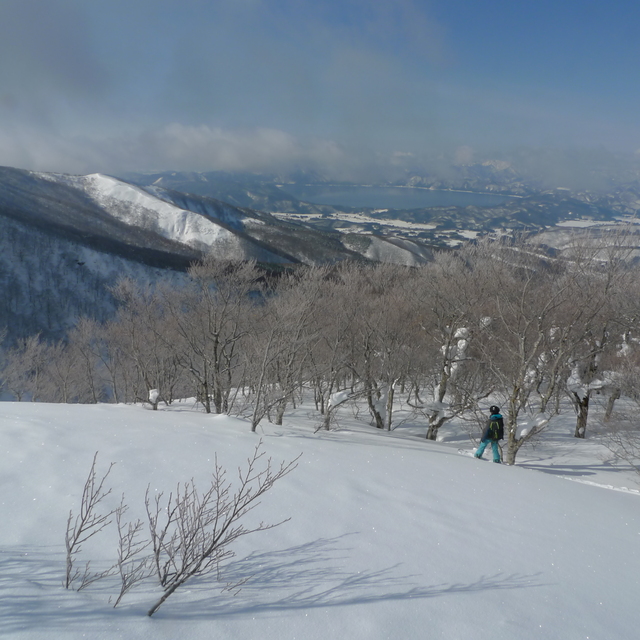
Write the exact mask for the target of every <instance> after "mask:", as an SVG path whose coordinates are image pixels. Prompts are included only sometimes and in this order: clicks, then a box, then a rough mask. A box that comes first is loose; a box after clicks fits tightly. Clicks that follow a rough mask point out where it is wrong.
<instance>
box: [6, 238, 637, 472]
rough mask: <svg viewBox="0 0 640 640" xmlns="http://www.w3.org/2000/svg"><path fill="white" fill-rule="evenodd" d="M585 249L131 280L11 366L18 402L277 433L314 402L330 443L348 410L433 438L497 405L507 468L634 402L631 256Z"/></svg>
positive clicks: (27, 346)
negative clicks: (415, 264) (412, 419)
mask: <svg viewBox="0 0 640 640" xmlns="http://www.w3.org/2000/svg"><path fill="white" fill-rule="evenodd" d="M598 242H599V244H598V243H596V244H594V242H593V241H592V240H590V239H589V238H583V239H582V240H581V241H576V243H575V244H574V245H573V247H572V248H571V249H567V250H566V251H565V253H564V254H563V257H561V258H560V257H551V256H549V255H545V254H544V253H543V252H542V249H540V248H536V247H533V246H531V245H528V244H526V243H525V242H515V241H507V240H503V241H495V242H490V241H486V242H482V243H479V244H477V245H469V246H467V247H466V248H464V249H461V250H458V251H456V252H451V253H442V254H439V255H438V256H437V257H436V259H435V260H434V262H432V263H430V264H428V265H424V266H422V267H419V268H408V267H402V266H398V265H389V264H380V265H377V266H370V265H363V264H353V263H343V264H340V265H333V266H325V267H306V268H299V269H297V270H293V271H290V272H284V273H281V274H280V275H278V276H274V275H268V274H266V273H265V272H264V271H263V270H261V269H259V268H258V267H257V266H256V264H255V263H252V262H243V263H240V262H229V261H220V260H215V259H214V258H207V259H205V260H203V261H201V262H199V263H197V264H196V265H194V266H193V267H192V268H191V269H190V270H189V273H188V277H187V278H186V280H185V281H184V282H177V281H174V282H172V281H165V282H162V283H161V284H157V285H156V286H150V285H149V286H147V285H141V284H140V282H139V281H135V280H133V279H131V278H124V279H121V280H120V282H119V284H118V286H117V288H116V289H115V290H114V296H115V298H116V299H117V300H118V304H119V307H118V311H117V314H116V315H115V317H114V318H112V319H109V320H106V321H104V322H100V321H99V319H96V318H94V317H91V316H89V317H87V318H85V319H82V320H80V321H79V322H78V324H77V326H76V327H75V328H74V329H73V330H72V331H71V332H70V333H69V335H68V337H67V338H66V339H64V340H61V341H59V342H49V341H45V340H43V339H41V338H40V337H38V336H37V335H33V336H31V337H30V338H29V339H27V340H25V341H24V343H23V344H21V345H19V346H17V347H15V348H13V349H10V350H9V351H8V352H7V354H6V357H5V362H4V367H3V370H2V384H3V386H4V389H5V391H7V392H9V393H10V394H11V395H12V396H13V397H15V398H18V399H31V400H37V401H49V402H104V401H114V402H148V403H150V404H151V406H153V407H154V408H156V407H157V406H158V403H167V404H169V403H171V402H173V401H174V400H175V399H177V398H183V397H195V398H197V400H198V401H199V402H200V403H201V405H202V407H203V408H204V410H205V411H207V412H215V413H230V414H237V415H244V416H247V417H249V418H250V420H251V424H252V428H253V429H255V428H256V427H257V425H258V423H259V422H260V420H262V419H263V418H268V419H270V420H271V421H273V422H275V423H276V424H279V423H280V422H281V420H282V416H283V415H284V412H285V410H287V408H288V407H291V406H292V405H295V403H296V401H297V398H298V396H299V394H300V393H301V392H302V390H303V389H309V390H312V391H313V394H314V397H315V406H316V409H317V411H318V414H319V415H320V416H322V418H321V423H322V426H323V427H324V428H325V429H329V428H330V427H331V424H332V419H333V415H334V412H335V410H336V408H337V407H339V406H340V405H341V404H342V403H344V402H350V401H354V400H356V399H358V400H361V401H362V402H364V403H365V405H366V407H367V408H368V413H369V418H370V420H371V423H372V425H374V426H375V427H377V428H379V429H388V430H390V429H393V428H394V427H395V425H396V422H397V421H396V414H395V411H396V410H397V406H398V403H404V405H405V407H410V408H411V410H412V411H413V412H414V414H415V415H417V416H421V417H422V418H421V419H422V420H423V422H424V425H425V435H426V436H427V438H430V439H436V438H437V436H438V430H439V429H440V428H441V427H442V425H443V424H445V423H446V422H447V421H448V420H451V419H452V418H454V417H458V416H463V415H467V416H469V415H473V414H474V412H477V411H480V410H481V407H482V406H483V405H484V404H486V399H487V398H488V397H491V398H492V399H493V400H494V401H495V402H497V403H498V404H499V405H500V406H502V407H504V413H505V418H506V420H505V422H506V432H507V453H506V456H507V460H508V461H510V462H513V461H514V460H515V458H516V455H517V452H518V450H519V449H520V447H521V446H522V445H523V444H524V443H526V442H528V441H529V440H531V439H532V438H534V437H536V436H537V435H538V434H539V433H541V432H542V431H543V430H544V428H545V426H546V424H547V422H548V420H549V417H550V416H551V415H553V413H554V412H555V411H557V408H558V406H559V404H560V403H559V399H560V398H561V397H562V396H563V395H564V394H568V395H569V397H570V398H571V399H572V401H573V403H574V408H575V410H576V412H577V415H578V420H577V423H576V436H577V437H584V436H585V429H586V426H587V418H588V410H589V398H590V396H591V395H592V394H593V393H596V392H597V393H604V394H606V395H607V397H609V398H610V400H611V402H610V409H609V413H610V411H611V410H613V406H614V402H615V400H616V399H617V398H618V397H619V396H620V394H621V393H623V394H626V395H631V396H633V395H634V394H635V393H637V363H638V356H639V355H640V352H639V350H638V333H639V330H640V326H638V322H639V321H638V318H639V317H640V313H639V312H640V308H639V306H638V304H639V303H638V300H639V299H640V298H639V297H638V295H637V293H634V292H636V291H637V288H638V282H639V281H640V279H639V278H638V271H637V267H635V266H634V265H633V264H632V263H630V262H629V261H627V260H626V258H627V256H628V253H629V251H628V249H625V248H624V246H623V245H624V243H623V242H621V241H620V239H619V238H618V240H616V239H615V238H614V239H609V240H608V241H607V242H606V243H604V242H603V241H602V240H600V241H598Z"/></svg>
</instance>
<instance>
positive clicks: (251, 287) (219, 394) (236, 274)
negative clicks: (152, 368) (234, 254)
mask: <svg viewBox="0 0 640 640" xmlns="http://www.w3.org/2000/svg"><path fill="white" fill-rule="evenodd" d="M189 276H190V278H191V287H190V288H188V289H186V290H183V291H180V292H177V291H171V292H170V294H169V295H167V296H165V299H164V304H165V305H166V308H167V310H168V312H169V313H170V314H171V316H172V318H173V321H174V327H175V330H176V337H177V338H178V339H179V340H180V341H181V352H180V359H181V365H182V366H183V367H184V368H185V370H186V371H188V372H189V375H190V376H191V377H192V378H193V380H194V381H195V382H196V384H197V386H198V392H197V397H198V398H199V400H201V401H202V403H203V406H204V408H205V411H206V412H207V413H210V412H211V409H212V406H211V403H212V401H213V409H214V410H215V412H216V413H227V412H228V411H229V409H230V407H229V401H230V397H231V393H232V390H233V385H234V374H235V372H236V370H237V367H238V365H239V361H240V360H239V358H238V353H237V347H238V343H239V341H240V339H241V338H242V337H243V336H244V335H245V332H246V317H247V310H248V309H249V308H250V307H251V306H252V305H253V302H252V299H251V295H252V294H253V295H254V296H259V295H260V292H261V283H260V277H261V274H260V272H259V271H258V269H257V268H256V266H255V263H254V262H246V263H242V262H238V261H235V262H233V261H229V260H224V261H223V260H217V259H216V258H215V257H214V256H212V255H209V256H207V257H206V258H205V259H204V260H202V261H201V262H199V263H196V264H194V265H193V267H192V268H191V269H190V270H189Z"/></svg>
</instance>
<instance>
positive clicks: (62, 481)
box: [0, 402, 640, 640]
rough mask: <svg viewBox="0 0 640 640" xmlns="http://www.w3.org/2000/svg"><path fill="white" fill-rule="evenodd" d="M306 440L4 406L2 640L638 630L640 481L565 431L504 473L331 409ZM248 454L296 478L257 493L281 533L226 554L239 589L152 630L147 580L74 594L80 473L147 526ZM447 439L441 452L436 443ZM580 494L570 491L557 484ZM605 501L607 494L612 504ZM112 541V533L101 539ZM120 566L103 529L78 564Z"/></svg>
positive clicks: (162, 420) (607, 637)
mask: <svg viewBox="0 0 640 640" xmlns="http://www.w3.org/2000/svg"><path fill="white" fill-rule="evenodd" d="M341 411H342V415H341V418H340V428H339V429H337V430H335V431H331V432H319V433H314V427H315V426H316V424H317V422H318V418H317V416H316V417H315V418H314V417H312V416H310V408H309V407H308V406H304V405H303V406H302V407H300V408H298V409H297V410H296V411H293V412H291V413H290V414H288V415H287V416H286V418H285V424H284V425H283V426H282V427H276V426H274V425H271V424H269V423H265V422H263V423H261V425H260V426H259V428H258V432H259V433H258V434H252V433H251V432H250V428H249V423H248V422H245V421H243V420H240V419H237V418H231V417H227V416H211V415H206V414H204V413H202V412H199V411H198V410H197V409H196V408H194V406H193V404H192V403H191V402H183V403H177V404H174V405H172V406H171V407H170V408H164V409H163V410H159V411H150V410H148V409H145V408H142V407H139V406H125V405H97V406H80V405H63V404H60V405H47V404H31V403H9V402H2V403H0V446H1V451H2V454H3V460H2V465H1V466H0V473H1V474H2V497H1V503H2V515H3V517H2V518H1V519H0V562H1V563H2V570H1V571H0V581H1V584H2V595H1V597H0V634H2V635H3V637H7V638H11V639H12V640H13V639H16V640H26V639H33V640H36V639H37V640H41V639H42V640H44V639H51V638H56V639H64V640H67V639H68V640H76V639H78V640H79V639H80V638H91V639H92V640H101V639H112V638H113V639H115V638H126V639H128V640H138V639H140V640H142V639H144V640H175V639H176V638H188V639H189V640H211V639H213V638H221V639H225V640H234V639H237V640H294V639H304V640H327V639H329V638H330V639H347V638H348V639H350V640H360V639H362V640H364V639H366V640H383V639H384V640H388V639H402V640H408V639H437V638H443V639H445V638H446V639H447V640H516V639H517V640H534V639H536V640H540V639H545V640H549V639H562V640H636V638H638V629H639V628H640V608H639V607H638V604H637V596H638V592H639V586H640V585H639V583H640V544H639V543H640V495H639V494H638V491H637V488H638V485H637V483H636V480H637V476H636V475H634V474H633V473H632V472H631V471H629V470H628V469H626V468H624V467H618V466H616V465H613V464H611V463H610V462H607V459H606V456H607V452H606V449H604V447H602V446H601V444H600V443H599V441H598V438H597V437H593V438H587V439H586V440H576V439H574V438H571V437H570V435H569V434H570V432H571V428H572V425H571V416H570V415H568V416H567V417H565V418H561V419H557V420H556V421H555V423H554V422H553V421H552V426H553V425H555V426H553V428H551V427H550V430H549V432H548V433H547V434H546V435H545V437H544V439H543V440H541V441H540V443H539V444H538V445H537V446H536V448H535V449H530V450H525V451H524V452H521V453H520V454H519V457H518V464H517V465H516V466H514V467H508V466H504V465H496V464H493V463H491V462H489V461H481V460H476V459H474V458H472V457H470V456H469V455H460V453H459V449H460V447H462V449H461V451H462V452H463V453H466V454H469V453H471V451H472V444H471V443H470V442H469V440H465V439H464V438H463V437H462V436H460V437H455V436H454V435H451V434H453V431H451V432H450V435H449V437H448V438H445V442H442V443H432V442H426V441H425V440H424V438H423V437H419V435H420V434H423V433H424V428H423V426H422V427H418V425H414V426H413V427H407V428H398V429H396V430H395V431H392V432H390V433H387V432H380V431H376V430H375V429H372V428H371V427H369V426H367V425H365V424H364V423H362V422H358V421H357V420H356V419H355V418H354V417H353V415H352V414H350V413H349V411H348V410H346V409H345V410H341ZM259 439H262V441H263V447H264V449H265V451H266V452H267V454H268V455H269V456H272V457H273V460H274V461H275V462H279V461H281V460H291V459H293V458H295V457H296V456H298V455H299V454H302V457H301V458H300V460H299V463H298V467H297V469H295V471H293V472H292V473H291V474H290V475H288V476H286V477H285V478H283V479H282V480H281V481H280V482H279V483H278V484H276V485H275V487H274V488H273V490H272V491H271V492H270V493H268V494H266V495H265V496H264V499H263V501H262V504H261V505H260V506H259V507H258V508H257V509H256V510H255V511H254V512H252V514H251V517H252V518H254V519H255V520H257V521H259V520H265V521H266V522H274V523H275V522H278V521H281V520H283V519H285V518H289V517H290V518H291V520H290V521H289V522H286V523H284V524H282V525H281V526H279V527H276V528H274V529H271V530H269V531H265V532H260V533H257V534H255V535H254V536H247V537H245V538H242V539H240V540H239V541H238V543H237V545H236V547H235V551H236V557H235V559H233V560H232V561H231V562H230V563H229V564H228V565H227V567H226V571H225V577H226V578H227V579H228V580H237V579H239V578H242V577H247V576H250V580H249V582H248V583H247V584H245V585H244V587H243V588H242V590H241V591H240V593H239V594H238V595H236V596H232V595H230V594H228V593H224V594H221V593H220V586H221V585H220V584H219V583H217V582H215V581H212V580H210V579H201V580H198V581H194V582H192V583H188V584H186V585H185V586H184V587H183V588H182V589H180V590H178V591H177V592H176V593H175V594H174V595H172V596H171V598H169V599H168V600H167V602H166V603H165V604H164V605H163V607H162V608H161V609H160V610H159V611H158V613H156V615H155V616H153V618H148V617H147V616H146V615H145V612H146V610H147V609H148V608H149V607H150V606H151V604H153V602H154V601H155V599H157V597H158V595H159V590H158V587H157V586H156V585H155V584H153V583H147V584H146V585H144V586H141V587H140V588H139V589H137V590H134V591H132V592H131V593H130V594H128V595H127V596H125V598H124V601H123V603H122V604H121V605H120V606H119V607H118V608H117V609H113V608H112V606H111V605H110V604H109V603H108V600H109V597H110V596H113V595H117V586H118V585H117V581H116V579H115V578H108V579H105V580H103V581H101V582H97V583H95V584H94V585H92V586H90V587H88V588H87V589H86V590H84V591H81V592H75V591H67V590H65V589H64V588H63V587H62V585H61V582H62V578H63V574H64V561H65V553H64V531H65V527H66V520H67V516H68V513H69V510H70V509H73V510H74V511H77V509H78V507H79V500H80V495H81V492H82V487H83V484H84V480H85V478H86V475H87V473H88V471H89V468H90V465H91V460H92V458H93V455H94V453H95V452H96V451H98V452H99V454H98V474H99V475H100V474H102V473H103V472H104V471H106V469H107V468H108V465H109V463H111V462H115V466H114V467H113V469H112V471H111V475H110V476H109V478H108V479H107V484H108V486H109V487H110V488H112V489H113V493H112V494H111V495H110V496H109V497H108V498H107V499H106V503H107V506H110V507H113V506H115V505H117V504H118V503H119V501H120V496H121V495H122V493H124V494H125V496H126V502H127V504H128V505H129V507H130V512H129V513H128V514H127V515H128V517H131V518H137V517H140V518H142V517H144V493H145V490H146V488H147V486H149V487H150V490H151V492H152V493H153V492H156V491H164V492H166V493H168V492H170V491H172V490H174V489H175V487H176V484H177V483H178V482H185V481H188V480H190V479H192V478H193V479H194V481H195V482H196V484H197V485H198V486H199V487H201V488H203V487H205V485H206V483H207V479H208V478H209V474H210V471H211V468H212V464H213V460H214V455H215V454H216V453H217V455H218V460H219V462H220V463H222V464H223V465H224V466H225V467H227V469H229V471H230V475H231V477H235V473H234V471H235V469H236V468H237V467H238V466H239V465H242V464H243V463H244V461H245V460H246V459H247V457H248V456H250V455H251V454H252V452H253V450H254V447H255V445H256V443H257V442H258V440H259ZM446 440H448V441H446ZM569 479H570V480H577V481H578V482H567V480H569ZM611 489H615V490H611ZM112 526H113V525H112ZM81 557H82V558H84V559H85V560H88V559H92V560H93V565H94V566H95V568H96V569H99V568H106V566H108V564H110V562H112V561H113V560H114V558H115V534H114V531H113V530H111V529H109V530H107V531H105V532H103V534H101V535H100V537H99V539H98V538H94V539H93V540H92V541H91V544H89V543H88V544H87V545H86V546H85V549H84V550H83V555H82V556H81Z"/></svg>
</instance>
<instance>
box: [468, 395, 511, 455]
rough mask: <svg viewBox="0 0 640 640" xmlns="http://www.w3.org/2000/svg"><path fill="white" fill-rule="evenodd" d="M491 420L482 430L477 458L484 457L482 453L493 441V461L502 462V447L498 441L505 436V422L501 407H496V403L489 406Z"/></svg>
mask: <svg viewBox="0 0 640 640" xmlns="http://www.w3.org/2000/svg"><path fill="white" fill-rule="evenodd" d="M489 412H490V414H491V415H490V416H489V421H488V422H487V426H486V427H485V429H484V431H483V432H482V439H481V440H480V446H479V447H478V450H477V451H476V453H475V456H476V458H482V454H483V453H484V450H485V449H486V448H487V445H488V444H489V443H491V449H492V450H493V461H494V462H497V463H500V462H501V460H500V447H499V446H498V441H500V440H502V439H503V438H504V422H503V420H502V416H501V415H500V407H496V406H495V405H493V406H491V407H489Z"/></svg>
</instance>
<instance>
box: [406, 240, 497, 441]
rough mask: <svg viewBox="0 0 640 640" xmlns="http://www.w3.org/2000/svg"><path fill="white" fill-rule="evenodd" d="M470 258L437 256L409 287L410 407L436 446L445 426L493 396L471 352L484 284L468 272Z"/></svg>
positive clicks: (468, 252)
mask: <svg viewBox="0 0 640 640" xmlns="http://www.w3.org/2000/svg"><path fill="white" fill-rule="evenodd" d="M473 253H474V251H473V249H471V250H469V249H467V250H462V251H458V252H456V253H442V254H439V255H437V256H436V258H435V260H434V262H433V263H432V264H429V265H427V266H425V267H423V268H422V269H421V270H420V274H419V278H418V279H417V283H416V285H417V286H415V287H414V307H415V310H414V314H415V315H416V322H417V325H418V327H419V331H418V332H417V335H416V342H415V344H416V349H414V351H415V352H416V356H417V358H418V359H419V361H418V362H417V364H416V365H415V375H414V376H413V381H412V382H413V385H412V386H413V388H412V396H413V401H411V402H410V404H411V406H413V407H414V408H415V409H416V410H417V411H419V412H420V413H422V414H423V415H425V417H426V419H427V421H428V428H427V435H426V437H427V439H428V440H436V439H437V437H438V432H439V430H440V428H441V427H442V426H443V425H444V424H445V423H446V422H447V421H448V420H451V419H452V418H454V417H456V416H459V415H462V414H463V413H464V412H465V411H469V410H472V409H474V408H475V407H476V406H477V403H478V402H479V401H480V400H481V399H482V398H485V397H486V396H487V395H489V394H490V393H491V391H492V386H491V381H490V379H489V376H487V375H486V371H485V369H486V367H485V366H484V363H483V362H482V359H481V358H480V357H479V354H478V353H477V349H476V348H475V339H474V338H475V336H476V332H474V331H473V324H474V321H473V319H474V318H475V316H476V315H477V313H478V309H479V308H481V307H482V304H483V300H484V298H485V297H486V295H487V282H486V280H485V279H484V278H483V277H481V276H480V277H479V275H480V274H479V273H478V272H476V271H475V270H474V269H473V268H472V265H473ZM423 388H424V391H425V392H427V393H428V396H427V397H426V398H425V399H422V389H423Z"/></svg>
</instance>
